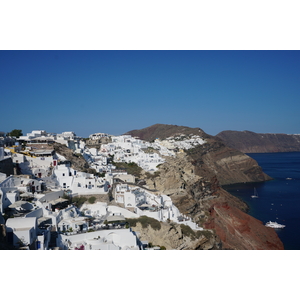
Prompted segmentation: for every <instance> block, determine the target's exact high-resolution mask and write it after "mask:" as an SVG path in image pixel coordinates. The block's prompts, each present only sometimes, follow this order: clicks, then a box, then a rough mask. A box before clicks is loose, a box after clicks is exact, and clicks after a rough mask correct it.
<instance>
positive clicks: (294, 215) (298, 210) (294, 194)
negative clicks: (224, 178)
mask: <svg viewBox="0 0 300 300" xmlns="http://www.w3.org/2000/svg"><path fill="white" fill-rule="evenodd" d="M248 155H249V156H250V157H252V158H253V159H255V160H256V161H257V162H258V164H259V165H260V166H261V167H262V168H263V171H264V172H265V173H266V174H268V175H269V176H271V177H272V178H274V180H271V181H266V182H262V183H251V184H250V183H249V184H235V185H230V186H225V187H224V188H225V189H226V190H227V191H228V192H230V193H231V194H233V195H234V196H237V197H239V198H240V199H242V200H243V201H245V202H246V203H247V204H248V205H249V208H250V209H249V211H248V214H250V215H251V216H253V217H255V218H256V219H259V220H261V221H262V222H263V223H266V222H268V221H276V222H277V223H280V224H284V225H286V227H285V228H282V229H275V230H276V232H277V234H278V236H279V238H280V239H281V241H282V242H283V244H284V248H285V249H286V250H300V152H288V153H251V154H248ZM287 178H291V179H287ZM254 188H256V190H257V192H258V196H259V197H258V198H251V195H253V193H254Z"/></svg>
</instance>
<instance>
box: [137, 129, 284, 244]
mask: <svg viewBox="0 0 300 300" xmlns="http://www.w3.org/2000/svg"><path fill="white" fill-rule="evenodd" d="M168 126H169V125H168ZM177 129H178V128H175V129H174V131H176V130H177ZM168 130H171V128H169V129H168ZM198 132H200V131H198ZM173 133H174V132H173ZM135 134H136V135H137V136H139V135H138V132H135ZM152 137H153V135H151V138H152ZM205 139H206V141H207V143H206V144H203V145H199V146H197V147H195V148H193V149H190V150H187V151H185V153H178V154H177V156H176V157H175V158H172V157H165V159H166V162H165V163H164V164H162V165H160V166H159V172H157V173H156V174H155V175H154V176H149V174H147V173H145V172H144V173H143V175H142V177H143V179H144V180H145V181H146V184H147V186H148V187H149V188H151V189H156V190H157V191H158V193H162V194H166V195H169V196H170V197H171V198H172V201H173V202H174V204H175V205H176V206H177V207H178V208H179V210H180V212H181V213H183V214H185V215H188V216H190V217H191V218H192V219H193V221H194V222H196V223H197V224H198V225H199V226H202V227H203V228H204V229H206V230H213V232H214V234H213V235H212V236H210V237H209V238H208V240H209V241H208V243H209V244H210V245H211V246H210V247H211V249H219V248H221V249H283V244H282V242H281V241H280V239H279V238H278V236H277V234H276V232H275V230H274V229H270V228H267V227H265V226H264V225H263V224H262V222H261V221H259V220H257V219H255V218H253V217H251V216H249V215H247V214H246V213H245V211H246V210H247V206H246V204H245V203H244V202H242V201H240V200H239V199H237V198H236V197H234V196H232V195H231V194H229V193H227V192H226V191H225V190H223V189H222V187H221V185H222V184H231V183H237V182H253V181H264V180H268V179H270V177H269V176H268V175H266V174H264V173H263V172H262V170H261V168H260V167H259V166H258V164H257V163H256V161H255V160H253V159H251V158H250V157H248V156H247V155H245V154H243V153H241V152H239V151H237V150H234V149H231V148H229V147H227V146H225V145H224V144H223V143H222V142H221V141H220V140H219V139H217V138H214V137H211V136H209V135H206V134H205ZM140 229H141V231H142V234H144V235H142V238H145V239H146V240H147V239H148V240H149V239H150V240H151V242H152V243H155V244H160V243H162V241H163V240H164V239H168V238H171V237H168V236H167V235H165V234H164V233H163V232H162V233H159V232H156V234H154V233H153V235H152V234H150V233H149V232H147V233H145V232H143V230H142V228H140ZM172 230H173V229H172ZM174 230H175V229H174ZM176 230H177V233H176V234H174V235H173V237H172V238H171V239H173V242H172V243H171V242H165V243H164V244H163V245H164V246H165V244H166V243H169V244H168V246H169V247H175V248H176V247H177V248H176V249H178V248H180V247H183V246H182V245H186V246H184V247H189V248H190V249H191V248H193V247H194V248H193V249H196V248H195V245H193V244H192V243H191V241H189V242H188V241H187V240H185V241H184V242H183V238H182V236H181V234H180V230H178V229H176ZM174 233H175V232H174ZM175 237H176V238H175ZM176 239H177V242H176V241H175V240H176ZM154 240H155V241H157V242H154ZM188 243H190V244H189V245H188V246H187V244H188ZM184 247H183V248H182V249H185V248H184ZM197 249H204V247H201V246H199V248H197Z"/></svg>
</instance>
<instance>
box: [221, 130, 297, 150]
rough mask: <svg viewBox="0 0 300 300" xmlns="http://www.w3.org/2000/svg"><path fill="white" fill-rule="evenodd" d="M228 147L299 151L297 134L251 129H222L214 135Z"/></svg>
mask: <svg viewBox="0 0 300 300" xmlns="http://www.w3.org/2000/svg"><path fill="white" fill-rule="evenodd" d="M216 137H218V138H220V139H221V140H222V141H223V142H224V143H225V144H226V145H227V146H228V147H231V148H234V149H237V150H239V151H241V152H243V153H268V152H293V151H300V135H299V134H283V133H277V134H273V133H255V132H251V131H231V130H227V131H222V132H220V133H219V134H217V135H216Z"/></svg>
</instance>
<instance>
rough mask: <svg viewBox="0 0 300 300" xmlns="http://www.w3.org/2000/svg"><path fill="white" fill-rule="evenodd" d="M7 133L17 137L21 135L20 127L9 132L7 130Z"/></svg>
mask: <svg viewBox="0 0 300 300" xmlns="http://www.w3.org/2000/svg"><path fill="white" fill-rule="evenodd" d="M7 135H8V136H13V137H16V138H19V137H20V136H21V135H23V133H22V130H21V129H14V130H12V131H11V132H9V133H8V134H7Z"/></svg>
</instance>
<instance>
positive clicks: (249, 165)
mask: <svg viewBox="0 0 300 300" xmlns="http://www.w3.org/2000/svg"><path fill="white" fill-rule="evenodd" d="M127 134H131V135H132V136H137V137H139V138H141V139H144V140H147V141H151V140H154V139H156V138H159V139H161V140H163V139H166V138H167V137H170V136H175V135H177V136H178V135H181V134H184V135H189V134H193V135H199V136H201V137H202V138H203V139H205V140H206V143H205V144H203V145H200V146H197V147H195V148H193V149H190V150H187V151H186V153H187V154H188V156H189V157H190V158H191V161H192V164H193V165H194V166H195V167H196V168H195V172H196V174H198V175H200V176H202V177H209V178H210V177H213V176H216V177H217V179H218V181H219V183H220V184H221V185H226V184H234V183H239V182H260V181H266V180H270V179H271V177H269V176H268V175H266V174H265V173H263V171H262V169H261V167H260V166H259V165H258V164H257V162H256V161H255V160H254V159H252V158H250V157H249V156H247V155H245V154H244V153H242V152H240V151H238V150H235V149H232V148H229V147H228V146H226V145H225V144H224V143H223V142H222V140H221V139H219V138H216V137H213V136H211V135H209V134H207V133H205V132H204V131H203V130H202V129H200V128H189V127H185V126H176V125H163V124H155V125H153V126H150V127H147V128H144V129H141V130H132V131H129V132H127Z"/></svg>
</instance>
